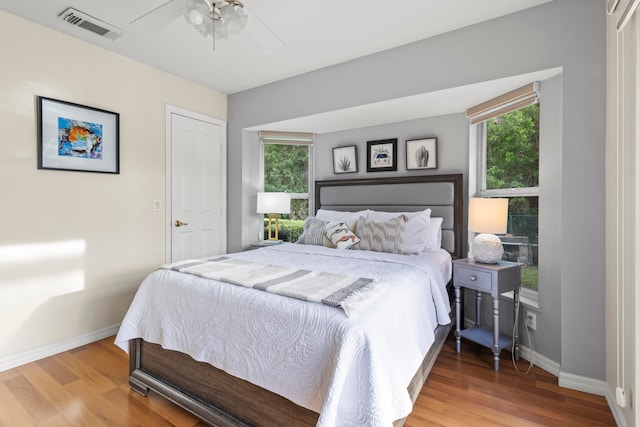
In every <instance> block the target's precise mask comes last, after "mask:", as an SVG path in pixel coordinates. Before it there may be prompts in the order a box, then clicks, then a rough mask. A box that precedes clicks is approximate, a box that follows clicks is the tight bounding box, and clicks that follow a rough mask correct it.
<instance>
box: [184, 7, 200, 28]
mask: <svg viewBox="0 0 640 427" xmlns="http://www.w3.org/2000/svg"><path fill="white" fill-rule="evenodd" d="M187 21H188V22H189V23H190V24H191V25H193V26H194V27H197V26H198V25H201V24H202V23H203V22H204V16H203V15H202V12H200V11H199V10H198V9H196V8H193V9H189V11H188V12H187Z"/></svg>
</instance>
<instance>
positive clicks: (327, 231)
mask: <svg viewBox="0 0 640 427" xmlns="http://www.w3.org/2000/svg"><path fill="white" fill-rule="evenodd" d="M324 235H325V236H326V237H327V238H328V239H329V240H331V243H333V246H335V247H336V248H338V249H349V248H350V247H351V246H353V245H355V244H357V243H358V242H359V241H360V239H359V238H358V236H356V235H355V234H354V233H353V231H351V230H350V229H349V227H348V226H347V223H346V222H344V221H330V222H329V223H328V224H327V225H325V226H324Z"/></svg>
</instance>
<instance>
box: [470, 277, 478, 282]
mask: <svg viewBox="0 0 640 427" xmlns="http://www.w3.org/2000/svg"><path fill="white" fill-rule="evenodd" d="M469 280H471V281H472V282H475V281H476V280H478V278H477V277H476V276H471V277H469Z"/></svg>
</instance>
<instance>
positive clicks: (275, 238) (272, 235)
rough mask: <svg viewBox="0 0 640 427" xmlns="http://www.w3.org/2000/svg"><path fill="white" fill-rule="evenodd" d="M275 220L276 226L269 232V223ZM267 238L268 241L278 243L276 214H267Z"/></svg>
mask: <svg viewBox="0 0 640 427" xmlns="http://www.w3.org/2000/svg"><path fill="white" fill-rule="evenodd" d="M274 220H275V223H276V226H275V228H274V232H273V233H272V232H271V223H272V221H274ZM268 230H269V237H268V240H270V241H272V242H275V241H278V240H279V239H278V215H277V214H269V228H268Z"/></svg>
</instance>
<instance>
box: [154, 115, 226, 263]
mask: <svg viewBox="0 0 640 427" xmlns="http://www.w3.org/2000/svg"><path fill="white" fill-rule="evenodd" d="M172 114H178V115H181V116H184V117H188V118H191V119H194V120H200V121H203V122H207V123H211V124H214V125H217V126H220V146H221V147H220V150H221V155H222V162H221V163H220V167H221V168H222V171H221V173H220V177H221V183H220V184H221V185H222V191H221V197H220V198H221V201H220V202H221V206H220V214H221V217H222V223H223V226H222V230H221V231H220V239H222V246H223V247H224V248H225V252H226V247H227V122H226V121H225V120H221V119H217V118H215V117H211V116H207V115H205V114H201V113H196V112H195V111H190V110H186V109H184V108H181V107H177V106H175V105H170V104H166V105H165V255H164V258H165V262H166V263H169V262H171V243H172V242H171V234H172V233H171V230H172V229H171V227H172V223H171V220H172V212H171V206H172V195H173V189H172V188H171V183H172V177H173V175H172V173H173V171H172V167H171V166H172V161H173V157H172V156H173V155H172V153H173V150H172V149H173V139H172V136H171V135H172V133H171V115H172Z"/></svg>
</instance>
